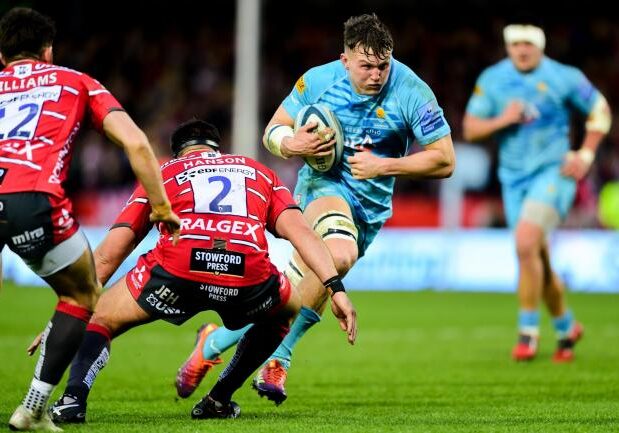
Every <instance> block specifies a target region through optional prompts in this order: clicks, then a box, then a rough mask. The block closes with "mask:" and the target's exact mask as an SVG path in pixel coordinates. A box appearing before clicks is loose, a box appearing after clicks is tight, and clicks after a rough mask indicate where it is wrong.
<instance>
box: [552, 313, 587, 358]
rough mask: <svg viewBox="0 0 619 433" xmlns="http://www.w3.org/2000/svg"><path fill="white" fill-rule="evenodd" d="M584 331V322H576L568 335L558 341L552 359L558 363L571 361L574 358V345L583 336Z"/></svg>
mask: <svg viewBox="0 0 619 433" xmlns="http://www.w3.org/2000/svg"><path fill="white" fill-rule="evenodd" d="M583 333H584V328H583V326H582V324H580V323H578V322H574V326H572V329H571V330H570V332H569V334H568V336H567V337H566V338H562V339H560V340H559V341H558V342H557V350H556V351H555V353H554V355H553V356H552V360H553V361H554V362H558V363H561V362H571V361H572V360H573V359H574V346H575V345H576V343H577V342H578V341H579V340H580V339H581V338H582V336H583Z"/></svg>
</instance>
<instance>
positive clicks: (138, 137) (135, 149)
mask: <svg viewBox="0 0 619 433" xmlns="http://www.w3.org/2000/svg"><path fill="white" fill-rule="evenodd" d="M123 147H124V149H125V151H126V152H127V153H141V152H144V151H148V150H149V149H150V144H149V142H148V138H147V137H146V134H144V132H142V130H141V129H138V130H137V131H134V132H133V133H132V134H131V135H129V136H127V137H126V138H125V140H124V141H123Z"/></svg>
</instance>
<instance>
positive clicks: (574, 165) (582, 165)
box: [561, 150, 594, 181]
mask: <svg viewBox="0 0 619 433" xmlns="http://www.w3.org/2000/svg"><path fill="white" fill-rule="evenodd" d="M593 158H594V157H593V156H591V157H589V158H587V157H586V156H583V154H582V153H581V152H580V151H579V152H574V151H571V150H570V151H569V152H567V153H566V154H565V159H564V161H563V165H562V166H561V174H562V175H563V176H567V177H571V178H573V179H574V180H576V181H579V180H581V179H583V178H584V177H585V176H586V175H587V173H588V172H589V169H590V168H591V164H592V163H593Z"/></svg>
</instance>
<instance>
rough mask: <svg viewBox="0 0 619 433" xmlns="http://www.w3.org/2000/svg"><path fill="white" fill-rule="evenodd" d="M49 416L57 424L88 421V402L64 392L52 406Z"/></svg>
mask: <svg viewBox="0 0 619 433" xmlns="http://www.w3.org/2000/svg"><path fill="white" fill-rule="evenodd" d="M49 416H50V417H51V419H52V421H54V422H55V423H57V424H81V423H84V422H86V402H81V401H79V399H78V398H77V397H75V396H73V395H71V394H66V393H65V394H63V395H62V397H60V398H59V399H58V400H57V401H56V403H54V404H53V405H51V406H50V408H49Z"/></svg>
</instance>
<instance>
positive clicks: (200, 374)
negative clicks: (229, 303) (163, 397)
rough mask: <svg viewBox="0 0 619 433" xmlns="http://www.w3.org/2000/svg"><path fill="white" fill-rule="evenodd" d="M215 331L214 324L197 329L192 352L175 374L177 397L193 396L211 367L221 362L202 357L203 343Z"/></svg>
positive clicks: (218, 359)
mask: <svg viewBox="0 0 619 433" xmlns="http://www.w3.org/2000/svg"><path fill="white" fill-rule="evenodd" d="M215 329H217V325H215V324H214V323H206V324H204V325H202V326H201V327H200V329H198V334H197V336H196V343H195V347H194V349H193V352H191V354H190V355H189V358H187V361H185V363H184V364H183V365H181V367H180V368H179V369H178V373H177V374H176V393H177V394H178V396H179V397H181V398H187V397H189V396H190V395H191V394H193V392H194V391H195V390H196V388H197V387H198V385H200V382H202V379H203V378H204V376H205V375H206V373H208V371H209V370H210V369H211V367H213V366H214V365H217V364H221V363H222V362H223V360H222V359H221V358H217V359H204V356H203V355H202V350H203V349H204V342H205V341H206V339H207V337H208V336H209V335H210V334H211V332H213V331H214V330H215Z"/></svg>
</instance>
